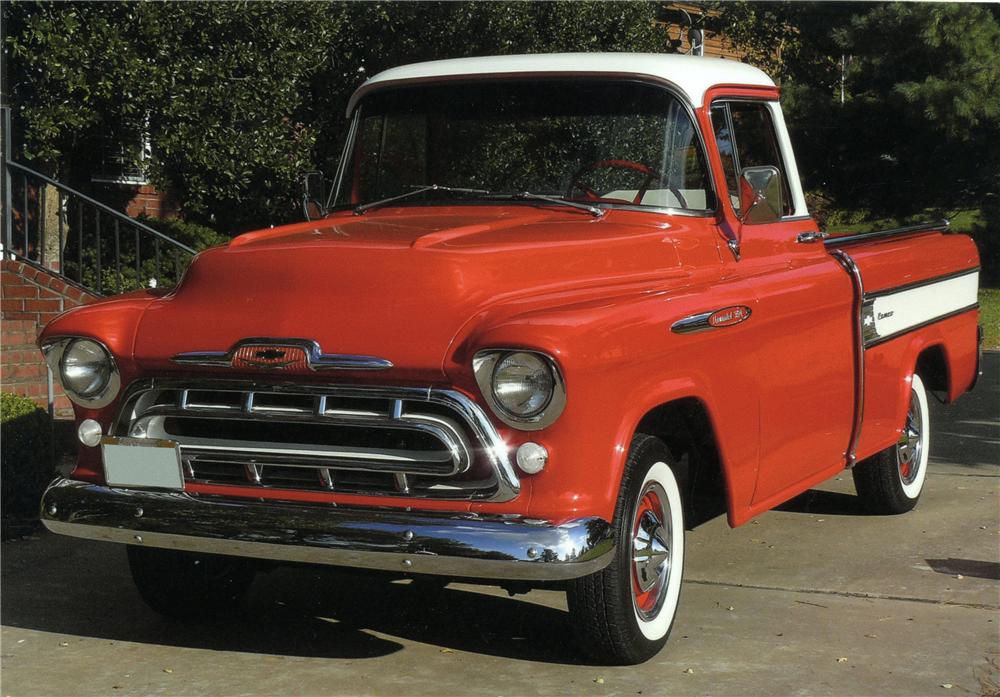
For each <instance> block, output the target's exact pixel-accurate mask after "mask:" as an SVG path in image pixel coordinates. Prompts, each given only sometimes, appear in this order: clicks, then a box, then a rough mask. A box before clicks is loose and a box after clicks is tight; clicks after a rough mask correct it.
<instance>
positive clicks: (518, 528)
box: [42, 479, 614, 581]
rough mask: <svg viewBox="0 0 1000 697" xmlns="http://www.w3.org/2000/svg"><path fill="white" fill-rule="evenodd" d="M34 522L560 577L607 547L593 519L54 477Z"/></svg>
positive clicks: (415, 565)
mask: <svg viewBox="0 0 1000 697" xmlns="http://www.w3.org/2000/svg"><path fill="white" fill-rule="evenodd" d="M42 522H43V523H44V524H45V527H47V528H48V529H49V530H51V531H52V532H54V533H58V534H61V535H70V536H73V537H82V538H86V539H90V540H104V541H108V542H119V543H125V544H135V545H143V546H147V547H161V548H165V549H181V550H187V551H191V552H206V553H211V554H230V555H236V556H243V557H253V558H257V559H267V560H272V561H283V562H303V563H310V564H330V565H334V566H347V567H354V568H361V569H380V570H384V571H401V572H410V573H419V574H437V575H443V576H453V577H466V578H484V579H495V580H517V581H560V580H567V579H572V578H578V577H580V576H586V575H588V574H592V573H594V572H595V571H600V570H601V569H603V568H604V567H605V566H607V565H608V564H609V563H610V561H611V558H612V555H613V554H614V544H613V541H612V532H611V526H610V525H609V524H608V523H607V521H605V520H603V519H601V518H582V519H577V520H573V521H570V522H568V523H563V524H561V525H551V524H548V523H546V522H545V521H536V520H529V519H525V518H520V517H505V516H478V515H475V514H456V513H429V512H422V513H416V512H404V511H400V510H394V509H385V508H382V509H373V508H337V507H332V506H320V505H312V504H310V505H300V504H289V503H279V502H271V503H264V502H260V501H258V500H250V501H243V500H236V499H228V498H227V499H223V498H215V497H202V496H191V495H189V494H185V493H183V492H163V491H148V490H139V489H118V488H111V487H107V486H101V485H97V484H90V483H88V482H81V481H76V480H72V479H57V480H56V481H55V482H53V483H52V484H51V485H50V486H49V488H48V490H47V491H46V492H45V495H44V496H43V498H42Z"/></svg>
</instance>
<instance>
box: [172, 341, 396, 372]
mask: <svg viewBox="0 0 1000 697" xmlns="http://www.w3.org/2000/svg"><path fill="white" fill-rule="evenodd" d="M170 360H172V361H173V362H174V363H178V364H180V365H203V366H212V367H216V368H223V367H225V368H236V369H237V370H240V369H242V370H283V371H288V372H297V373H306V372H310V371H314V370H388V369H389V368H391V367H392V361H389V360H386V359H385V358H379V357H378V356H364V355H359V354H349V353H323V351H322V350H321V349H320V346H319V343H317V342H316V341H313V340H311V339H299V338H288V339H280V338H252V339H243V340H241V341H239V342H237V343H236V345H235V346H233V347H232V348H231V349H229V350H228V351H189V352H187V353H178V354H176V355H174V356H172V357H171V359H170Z"/></svg>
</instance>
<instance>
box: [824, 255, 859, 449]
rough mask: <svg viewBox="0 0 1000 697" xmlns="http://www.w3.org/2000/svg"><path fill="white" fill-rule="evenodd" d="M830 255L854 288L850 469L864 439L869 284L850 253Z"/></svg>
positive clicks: (848, 447)
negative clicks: (862, 435) (866, 315)
mask: <svg viewBox="0 0 1000 697" xmlns="http://www.w3.org/2000/svg"><path fill="white" fill-rule="evenodd" d="M830 255H831V256H833V258H834V259H836V260H837V261H838V262H839V263H840V265H841V266H842V267H844V270H845V271H846V272H847V274H848V275H849V276H850V277H851V284H852V285H853V287H854V305H853V313H854V424H853V425H852V427H851V438H850V441H848V444H847V450H846V451H845V452H844V459H845V465H846V467H847V468H851V467H854V465H856V464H857V460H858V441H859V440H860V439H861V427H862V422H863V420H864V414H865V331H866V327H865V324H864V319H863V316H864V309H863V308H864V297H865V285H864V282H863V281H862V280H861V269H859V268H858V265H857V264H856V263H855V262H854V259H853V258H852V257H851V255H850V254H848V253H847V252H844V251H842V250H840V249H831V250H830Z"/></svg>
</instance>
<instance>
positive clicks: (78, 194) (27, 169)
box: [4, 160, 198, 254]
mask: <svg viewBox="0 0 1000 697" xmlns="http://www.w3.org/2000/svg"><path fill="white" fill-rule="evenodd" d="M4 162H5V164H6V165H7V166H8V167H13V168H14V169H19V170H21V171H22V172H25V173H27V174H29V175H30V176H32V177H34V178H35V179H41V180H42V181H43V182H45V183H46V184H49V185H51V186H54V187H56V188H57V189H59V190H60V191H65V192H66V193H67V194H71V195H73V196H76V197H77V198H80V199H82V200H83V201H85V202H87V203H89V204H90V205H91V206H94V207H95V208H98V209H100V210H101V211H102V212H104V213H107V214H108V215H110V216H112V217H114V218H119V219H121V220H123V221H125V222H126V224H128V225H131V226H133V227H137V228H139V229H140V230H142V231H143V232H146V233H149V234H150V235H156V236H157V237H159V238H160V239H161V240H163V241H164V242H166V243H167V244H171V245H173V246H175V247H179V248H180V249H182V250H183V251H185V252H188V253H189V254H197V253H198V252H197V251H196V250H194V249H192V248H191V247H188V246H187V245H186V244H184V243H183V242H178V241H177V240H175V239H174V238H173V237H170V236H169V235H164V234H163V233H162V232H160V231H159V230H156V229H154V228H151V227H149V226H148V225H146V224H145V223H142V222H140V221H138V220H136V219H135V218H130V217H129V216H127V215H125V214H123V213H122V212H121V211H116V210H115V209H114V208H111V207H110V206H107V205H105V204H103V203H101V202H100V201H98V200H96V199H93V198H91V197H90V196H87V194H85V193H82V192H80V191H77V190H76V189H74V188H72V187H69V186H66V185H65V184H63V183H62V182H59V181H56V180H55V179H52V178H50V177H46V176H45V175H44V174H42V173H41V172H36V171H35V170H33V169H31V168H30V167H26V166H24V165H22V164H21V163H20V162H14V161H13V160H5V161H4Z"/></svg>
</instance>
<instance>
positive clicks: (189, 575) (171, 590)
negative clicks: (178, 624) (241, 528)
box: [128, 545, 256, 619]
mask: <svg viewBox="0 0 1000 697" xmlns="http://www.w3.org/2000/svg"><path fill="white" fill-rule="evenodd" d="M128 565H129V569H130V570H131V571H132V580H133V581H135V586H136V589H137V590H138V591H139V595H140V596H142V599H143V600H144V601H145V602H146V604H147V605H149V607H151V608H152V609H153V610H155V611H156V612H158V613H160V614H161V615H163V616H165V617H171V618H177V619H200V618H209V617H215V616H218V615H221V614H225V613H226V612H228V611H231V610H233V609H234V608H235V607H236V606H237V605H238V604H239V602H240V600H241V599H242V598H243V596H244V595H245V594H246V592H247V590H248V589H249V588H250V584H251V583H252V582H253V579H254V575H255V574H256V567H255V566H254V564H253V562H252V561H250V560H249V559H242V558H239V557H223V556H218V555H215V554H196V553H194V552H181V551H177V550H172V549H155V548H149V547H136V546H133V545H129V546H128Z"/></svg>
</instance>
